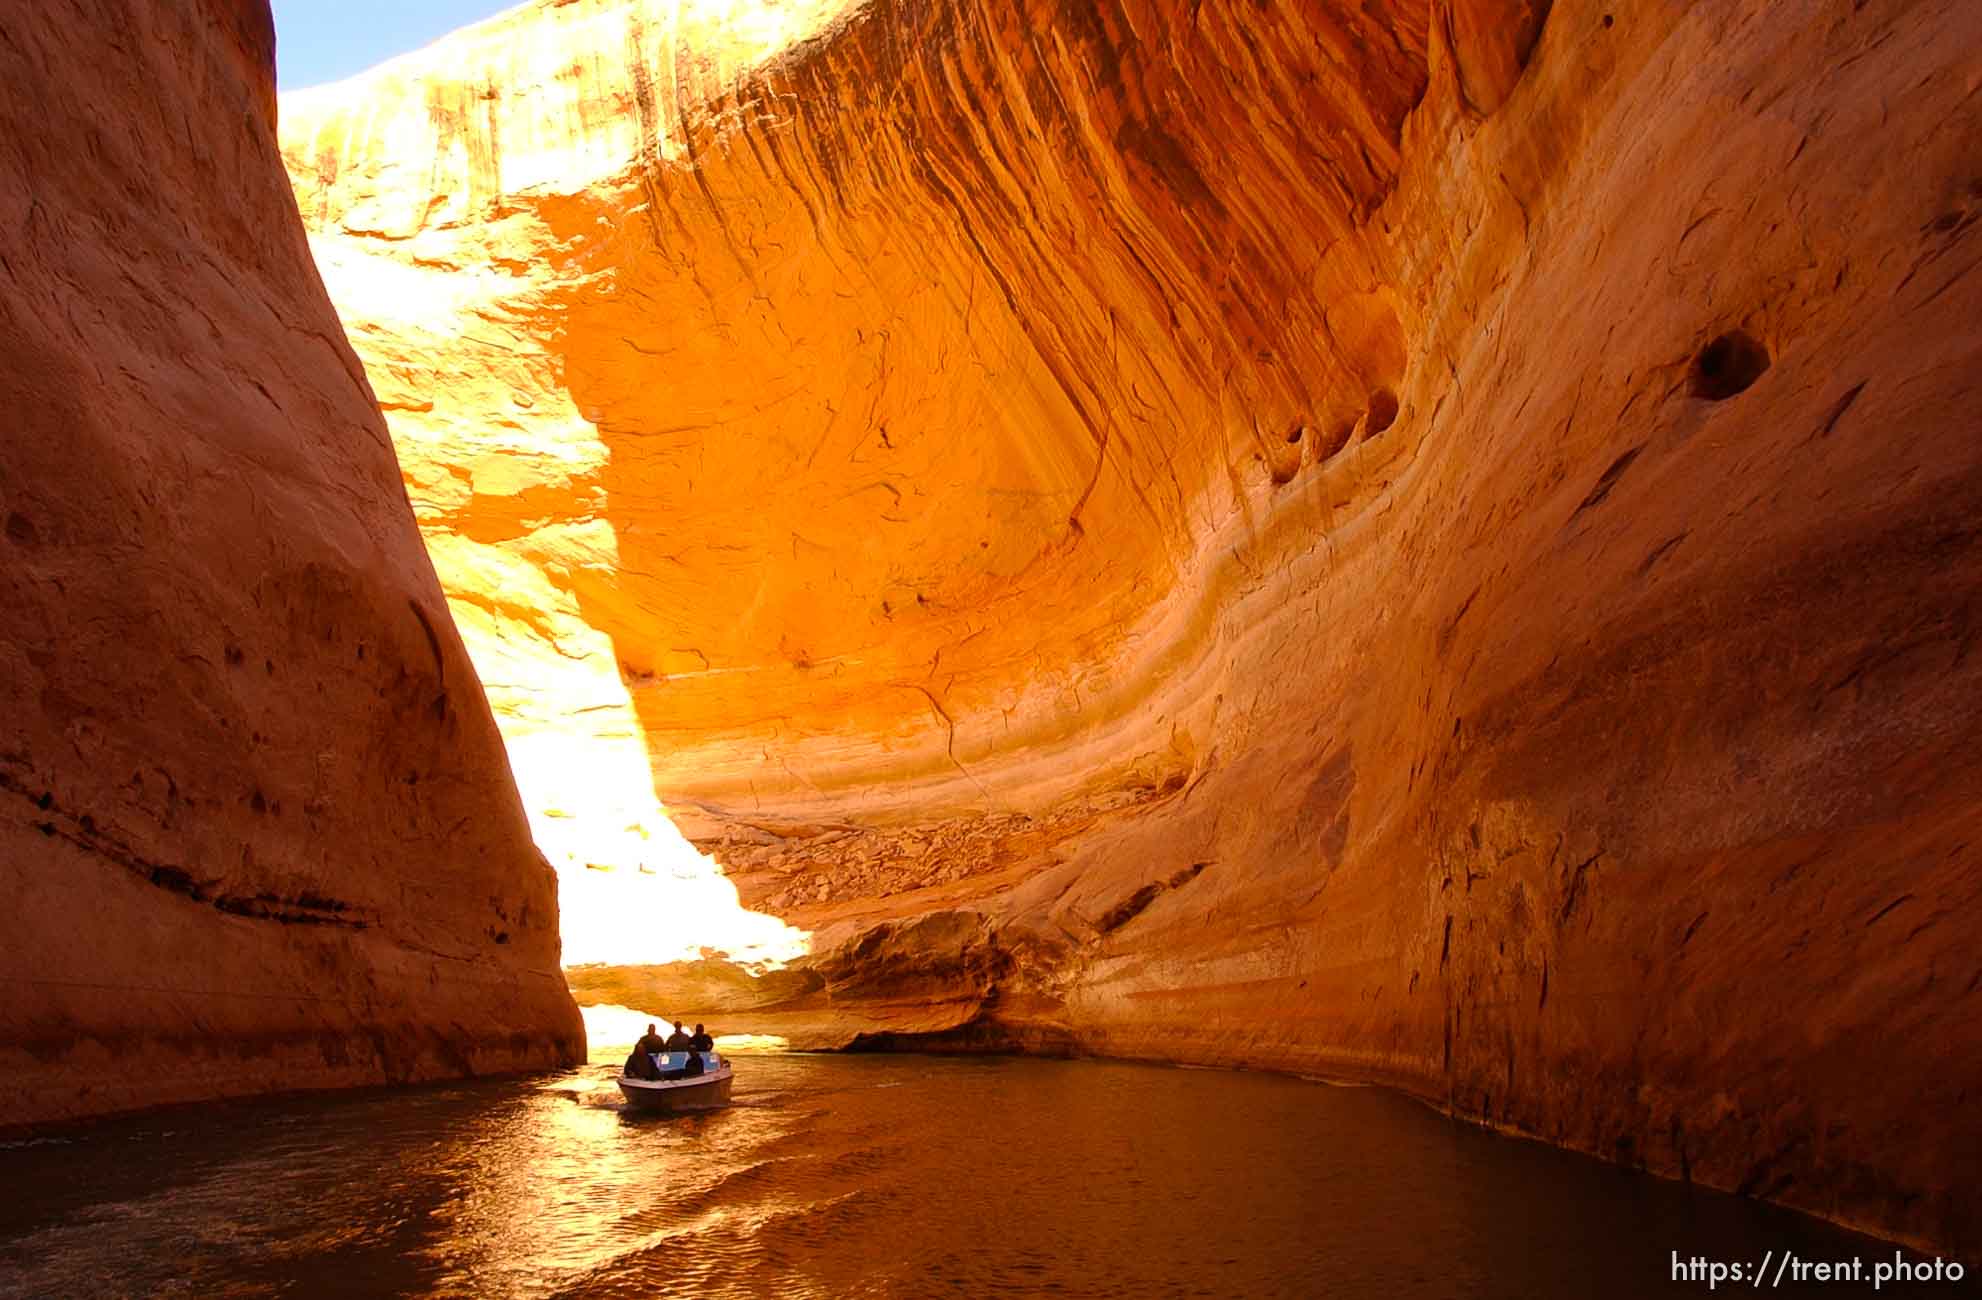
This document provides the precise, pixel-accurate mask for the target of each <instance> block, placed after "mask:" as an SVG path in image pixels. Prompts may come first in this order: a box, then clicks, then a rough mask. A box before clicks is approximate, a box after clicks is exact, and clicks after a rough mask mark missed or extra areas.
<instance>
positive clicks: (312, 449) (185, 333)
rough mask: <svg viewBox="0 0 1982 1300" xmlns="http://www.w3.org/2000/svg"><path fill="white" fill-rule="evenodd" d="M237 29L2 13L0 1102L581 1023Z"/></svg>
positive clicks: (265, 66) (125, 1095) (186, 1093)
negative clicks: (316, 268)
mask: <svg viewBox="0 0 1982 1300" xmlns="http://www.w3.org/2000/svg"><path fill="white" fill-rule="evenodd" d="M273 39H274V34H273V30H272V27H271V25H270V22H269V16H268V12H267V9H266V7H265V6H257V5H251V4H250V5H237V4H232V3H198V4H184V5H157V6H142V5H141V6H121V5H109V4H79V5H63V6H11V7H10V10H9V12H8V13H7V14H6V16H5V17H4V19H0V231H4V232H5V234H4V237H0V521H4V533H0V990H4V996H0V1125H5V1124H12V1123H22V1122H31V1121H38V1120H47V1119H57V1118H64V1117H69V1116H76V1115H83V1114H90V1113H97V1112H102V1111H108V1110H117V1109H123V1108H128V1107H133V1106H142V1105H150V1104H157V1103H163V1102H174V1101H184V1100H189V1099H193V1098H199V1097H210V1096H222V1095H229V1094H237V1093H246V1092H258V1091H266V1090H270V1089H282V1088H321V1087H329V1086H336V1085H351V1084H362V1083H379V1082H386V1081H393V1080H405V1079H416V1078H430V1077H436V1076H445V1075H462V1074H471V1073H486V1072H491V1071H499V1070H517V1069H535V1068H544V1067H548V1066H552V1065H556V1064H560V1063H563V1062H568V1061H570V1060H572V1059H575V1058H576V1057H577V1056H578V1055H579V1054H580V1053H582V1051H583V1044H582V1041H581V1038H580V1029H579V1021H578V1016H577V1012H576V1009H575V1007H574V1006H573V1004H572V1002H571V999H570V996H569V994H568V993H567V992H566V991H565V987H564V984H563V981H562V979H561V978H560V975H559V962H558V924H557V896H556V893H555V889H554V880H553V877H552V875H551V872H550V871H549V869H548V868H547V866H546V865H545V863H544V861H543V859H542V857H541V856H540V855H539V854H538V853H537V852H536V851H535V850H534V849H533V848H532V847H531V843H530V838H529V834H528V828H527V825H526V823H525V820H524V816H523V811H522V809H521V807H520V806H519V804H518V801H517V798H516V791H515V788H514V786H513V785H512V784H511V781H510V777H509V773H508V770H507V768H506V767H505V765H504V762H503V753H502V749H501V746H500V741H499V738H498V736H497V733H496V730H495V727H494V726H493V724H492V720H491V718H490V715H489V710H488V706H487V704H486V702H485V701H484V700H483V697H482V693H481V691H480V689H479V688H478V687H477V685H476V682H475V674H474V669H473V667H472V666H471V664H470V663H469V661H468V658H467V656H466V655H465V654H464V653H463V652H462V648H461V644H460V641H459V639H458V638H457V636H456V635H455V632H454V629H453V625H452V624H451V623H450V622H449V619H448V616H447V606H446V604H445V603H444V602H443V598H442V595H441V590H440V586H439V584H438V583H437V582H436V581H435V578H434V572H433V569H432V566H431V565H430V564H429V562H428V560H427V558H426V555H425V553H424V551H423V549H422V547H421V545H420V539H419V534H418V533H417V531H416V530H415V527H414V523H413V519H412V515H411V512H410V511H409V510H408V509H407V506H406V498H405V494H404V492H403V490H402V488H401V485H400V477H399V472H398V467H397V465H396V464H395V462H394V459H393V454H392V446H391V443H390V441H389V439H388V437H387V434H386V430H385V426H384V422H383V421H382V420H381V419H380V418H379V415H378V412H377V410H376V409H375V408H374V407H373V405H372V403H371V400H370V396H369V394H368V392H367V390H366V387H365V382H364V374H363V372H362V370H361V369H360V368H359V365H358V362H357V360H356V359H355V358H354V357H353V356H352V354H351V351H350V349H349V347H348V346H347V345H346V343H345V341H344V337H343V335H342V333H341V331H340V330H339V329H338V324H337V317H336V315H335V313H334V312H333V311H332V309H331V306H330V303H329V301H328V300H327V299H326V298H325V296H324V293H323V289H322V286H321V285H320V283H319V282H318V279H317V276H316V274H315V272H314V270H313V269H312V267H311V262H310V255H309V249H308V247H307V246H306V243H305V240H304V235H303V231H302V229H301V227H300V225H299V223H298V222H297V221H296V218H295V212H294V208H293V205H292V202H291V198H290V194H289V191H288V188H287V185H286V182H285V179H284V176H283V172H282V169H281V165H280V162H279V159H278V156H277V151H276V138H275V109H276V104H275V94H274V67H273V51H274V45H273Z"/></svg>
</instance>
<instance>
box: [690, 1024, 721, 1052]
mask: <svg viewBox="0 0 1982 1300" xmlns="http://www.w3.org/2000/svg"><path fill="white" fill-rule="evenodd" d="M688 1050H689V1051H691V1052H713V1051H715V1050H716V1040H715V1039H713V1038H711V1037H709V1032H708V1031H707V1030H706V1029H704V1028H702V1026H700V1025H697V1026H695V1032H694V1033H693V1034H691V1035H690V1036H689V1039H688Z"/></svg>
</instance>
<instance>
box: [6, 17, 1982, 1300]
mask: <svg viewBox="0 0 1982 1300" xmlns="http://www.w3.org/2000/svg"><path fill="white" fill-rule="evenodd" d="M278 16H279V8H278ZM274 50H275V27H274V22H273V19H272V18H271V16H270V15H269V13H268V11H267V9H266V7H265V6H264V5H261V4H254V3H242V4H235V3H231V2H223V0H198V2H197V3H188V4H186V5H183V6H156V7H152V6H139V7H134V8H133V9H132V10H131V11H129V12H125V11H124V10H122V9H119V8H117V7H114V6H108V5H103V4H96V3H85V4H78V5H72V6H63V7H55V8H49V9H41V8H29V7H25V6H18V5H17V6H13V7H12V9H11V11H10V12H8V13H7V14H6V15H5V17H4V26H0V228H4V229H5V230H6V231H7V232H8V233H7V235H6V237H5V241H4V244H0V411H5V412H6V413H7V418H8V424H7V426H6V429H7V432H6V435H5V437H4V438H0V519H4V521H5V530H4V537H0V627H4V636H0V663H4V671H0V717H5V718H6V719H7V722H6V724H5V725H4V726H0V985H3V986H4V987H5V988H6V989H7V990H8V992H7V996H6V999H5V1002H4V1006H0V1127H5V1128H10V1129H11V1128H12V1127H14V1126H45V1125H49V1124H57V1123H61V1124H67V1123H71V1122H75V1121H82V1120H87V1119H91V1118H92V1117H99V1116H108V1115H115V1114H120V1113H123V1112H129V1111H136V1110H139V1109H141V1108H144V1107H150V1106H157V1105H161V1104H176V1103H191V1102H196V1101H204V1100H208V1099H213V1098H218V1097H232V1096H242V1095H247V1094H260V1093H276V1092H290V1091H297V1090H301V1089H328V1088H344V1087H356V1086H361V1085H371V1084H379V1083H412V1082H422V1081H432V1080H439V1079H458V1078H463V1077H468V1076H483V1075H504V1074H511V1073H517V1072H528V1071H552V1070H560V1069H568V1068H572V1067H575V1066H577V1065H579V1064H580V1063H582V1062H583V1061H585V1059H586V1054H587V1045H586V1040H585V1020H582V1019H581V1012H580V1007H579V1005H578V1004H584V1006H585V1007H586V1012H585V1014H586V1016H587V1017H592V1016H598V1017H605V1016H607V1015H618V1014H621V1013H620V1012H619V1011H618V1010H617V1009H618V1008H637V1009H639V1010H640V1011H641V1012H643V1013H646V1012H650V1011H651V1012H653V1013H665V1014H667V1015H669V1016H673V1015H677V1014H681V1015H686V1016H688V1017H689V1018H690V1019H691V1020H706V1021H708V1022H710V1023H711V1024H712V1025H720V1026H721V1027H722V1028H723V1029H724V1030H725V1031H726V1032H728V1033H732V1034H737V1035H747V1036H753V1037H755V1038H757V1039H761V1040H762V1041H766V1042H778V1043H782V1044H783V1045H785V1046H786V1047H788V1048H792V1049H800V1050H814V1049H818V1050H841V1049H846V1050H848V1051H850V1052H852V1053H866V1052H936V1053H959V1054H986V1055H1004V1054H1018V1055H1025V1056H1037V1057H1079V1058H1111V1059H1112V1060H1118V1061H1140V1062H1161V1063H1168V1064H1184V1065H1192V1066H1205V1067H1219V1068H1225V1069H1231V1070H1243V1071H1251V1072H1278V1073H1284V1074H1290V1075H1300V1076H1307V1077H1311V1078H1319V1079H1326V1080H1331V1081H1336V1082H1345V1083H1357V1084H1375V1085H1381V1087H1382V1088H1384V1089H1387V1090H1390V1091H1392V1092H1395V1093H1398V1094H1402V1095H1404V1096H1406V1097H1410V1098H1414V1099H1416V1100H1418V1101H1420V1102H1423V1103H1426V1104H1428V1105H1429V1106H1430V1107H1432V1108H1434V1109H1436V1110H1438V1111H1440V1112H1443V1113H1445V1114H1447V1115H1449V1116H1451V1117H1453V1118H1455V1119H1457V1120H1460V1121H1465V1122H1468V1123H1472V1124H1477V1125H1480V1126H1484V1127H1486V1128H1490V1129H1494V1130H1499V1131H1501V1132H1503V1133H1507V1134H1512V1135H1518V1136H1521V1137H1526V1138H1533V1139H1537V1140H1539V1141H1540V1142H1542V1143H1547V1144H1552V1145H1554V1146H1557V1147H1563V1148H1568V1149H1570V1150H1573V1151H1576V1152H1581V1153H1585V1154H1587V1155H1591V1156H1595V1157H1598V1158H1599V1159H1601V1160H1603V1161H1606V1162H1610V1163H1612V1164H1615V1165H1620V1166H1624V1167H1626V1168H1629V1169H1633V1170H1641V1171H1645V1172H1648V1173H1650V1174H1653V1175H1657V1176H1659V1177H1661V1178H1665V1179H1672V1180H1678V1181H1680V1182H1681V1183H1683V1184H1685V1185H1686V1186H1688V1187H1699V1188H1704V1189H1717V1190H1718V1191H1723V1192H1730V1193H1736V1194H1738V1195H1739V1196H1741V1197H1746V1198H1754V1199H1756V1200H1760V1201H1766V1202H1772V1203H1775V1204H1777V1205H1780V1206H1784V1207H1788V1208H1791V1209H1794V1210H1796V1211H1800V1212H1802V1213H1803V1214H1807V1215H1810V1216H1815V1217H1816V1218H1819V1219H1822V1220H1827V1221H1829V1222H1831V1223H1834V1224H1837V1225H1842V1226H1844V1227H1846V1228H1850V1229H1853V1230H1855V1231H1858V1232H1863V1233H1868V1234H1873V1235H1876V1236H1878V1237H1880V1238H1884V1239H1886V1240H1888V1241H1892V1242H1901V1243H1905V1244H1907V1245H1908V1246H1909V1247H1913V1248H1918V1249H1920V1250H1923V1251H1929V1252H1932V1251H1951V1252H1954V1253H1955V1254H1956V1255H1959V1254H1960V1253H1961V1252H1962V1251H1964V1250H1972V1249H1973V1247H1974V1246H1975V1244H1976V1242H1977V1240H1978V1233H1982V1223H1978V1218H1977V1213H1978V1204H1982V1198H1978V1190H1979V1189H1978V1183H1977V1171H1978V1170H1982V1121H1978V1118H1977V1116H1978V1115H1982V1110H1979V1109H1978V1107H1977V1106H1976V1104H1975V1103H1976V1098H1977V1096H1978V1095H1982V1016H1978V1014H1977V1012H1978V1008H1982V950H1978V947H1977V945H1976V943H1975V940H1974V935H1973V932H1974V928H1975V926H1976V924H1977V922H1978V921H1982V861H1978V858H1977V854H1978V852H1979V851H1982V850H1978V848H1977V845H1978V844H1982V727H1978V719H1982V660H1978V659H1977V658H1975V657H1972V656H1971V653H1970V649H1971V647H1970V642H1971V640H1972V638H1973V635H1974V632H1975V629H1976V628H1977V627H1978V626H1982V550H1978V548H1977V546H1976V544H1975V543H1976V530H1977V524H1976V521H1977V520H1978V519H1982V440H1978V438H1977V437H1976V433H1977V428H1976V409H1977V408H1976V391H1977V386H1978V379H1977V377H1978V376H1982V275H1976V274H1974V272H1975V271H1976V267H1977V263H1978V261H1982V239H1978V238H1977V236H1976V233H1975V232H1976V228H1977V220H1976V219H1977V214H1978V213H1982V162H1978V159H1977V156H1976V150H1975V147H1974V142H1975V141H1976V140H1977V139H1978V138H1982V96H1978V95H1977V94H1976V88H1977V86H1978V85H1982V9H1978V8H1977V7H1975V6H1973V5H1968V4H1964V3H1962V2H1961V0H1786V2H1780V3H1769V2H1765V0H1730V2H1729V3H1727V4H1723V5H1715V6H1705V5H1697V4H1686V3H1680V2H1679V0H1499V2H1491V3H1490V2H1489V0H1395V2H1394V3H1352V2H1350V0H1293V2H1286V3H1278V2H1276V3H1241V2H1239V0H1192V2H1186V0H1108V2H1107V3H1087V2H1086V0H1017V2H1016V3H1009V4H993V3H990V0H725V2H723V3H718V2H717V0H681V2H677V0H533V2H532V3H527V4H524V5H521V6H519V7H517V8H515V9H511V10H507V11H504V12H502V13H500V14H498V15H496V16H494V17H490V18H487V19H486V20H484V21H480V22H477V23H475V24H474V25H473V26H469V27H466V28H463V29H462V30H459V31H457V32H455V33H453V34H451V35H449V36H447V37H445V38H443V39H441V40H439V41H437V42H435V43H433V44H431V45H428V46H426V47H424V48H421V49H417V50H414V51H412V52H410V53H405V54H401V55H399V56H398V57H395V58H393V59H391V60H389V61H387V62H384V63H382V64H380V65H378V66H377V67H375V68H373V69H372V70H370V71H368V72H364V73H361V74H359V75H357V76H353V77H349V78H347V79H344V80H339V81H335V82H331V83H329V84H325V85H321V86H313V87H307V88H299V89H289V88H287V87H285V88H284V89H283V91H282V93H281V94H280V95H279V96H278V94H277V88H276V81H275V73H274V64H273V59H274ZM574 995H575V1000H574ZM653 1018H654V1016H653V1015H648V1014H643V1015H641V1016H640V1019H641V1020H643V1021H644V1020H649V1019H653ZM598 1023H603V1020H600V1021H599V1022H598ZM597 1032H598V1031H597V1030H596V1029H595V1034H596V1033H597ZM614 1041H618V1040H614ZM628 1045H630V1037H629V1039H628ZM643 1050H644V1049H643ZM137 1059H144V1060H147V1061H150V1062H154V1063H155V1064H153V1065H152V1066H151V1067H150V1068H149V1069H147V1070H146V1071H144V1072H142V1073H140V1072H138V1071H134V1070H130V1069H126V1068H121V1066H122V1065H123V1063H127V1062H130V1061H133V1060H137ZM863 1068H865V1067H863ZM958 1068H963V1067H958ZM1039 1068H1041V1069H1044V1068H1047V1067H1046V1066H1045V1065H1043V1064H1042V1065H1040V1067H1039ZM1052 1068H1056V1069H1057V1068H1060V1067H1058V1066H1055V1067H1052ZM1107 1068H1110V1069H1113V1068H1115V1067H1114V1066H1109V1067H1107ZM1191 1077H1193V1078H1212V1077H1223V1076H1214V1075H1211V1074H1199V1075H1193V1076H1191ZM973 1086H974V1085H973ZM1125 1086H1126V1085H1125ZM0 1227H4V1225H0ZM0 1237H4V1232H0ZM1675 1244H1677V1243H1675ZM0 1289H4V1288H0ZM519 1293H520V1292H519Z"/></svg>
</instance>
